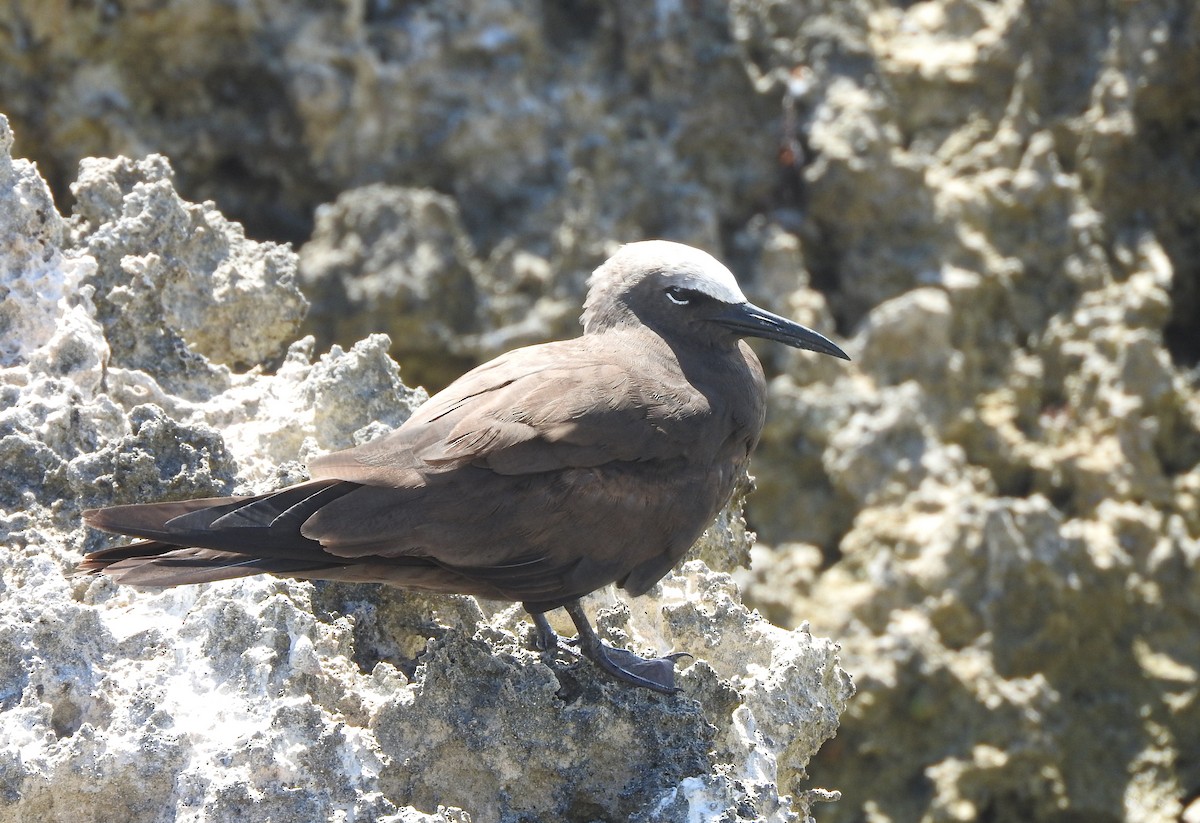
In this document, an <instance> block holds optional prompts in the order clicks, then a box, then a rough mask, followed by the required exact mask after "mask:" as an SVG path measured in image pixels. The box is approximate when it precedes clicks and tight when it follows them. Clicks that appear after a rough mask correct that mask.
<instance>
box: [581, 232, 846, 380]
mask: <svg viewBox="0 0 1200 823" xmlns="http://www.w3.org/2000/svg"><path fill="white" fill-rule="evenodd" d="M581 320H582V321H583V330H584V333H585V334H595V333H598V332H602V331H605V330H607V329H612V328H620V327H622V326H639V325H640V326H646V327H648V328H650V329H653V330H654V331H656V332H658V333H659V334H660V335H662V336H663V337H664V338H665V339H667V340H668V341H669V342H693V343H696V344H699V345H733V344H734V343H735V342H736V341H737V340H738V339H739V338H742V337H762V338H765V339H767V340H775V341H778V342H780V343H783V344H785V345H788V346H792V347H794V348H797V349H808V350H809V351H815V352H820V353H822V354H829V355H832V356H834V357H840V358H842V359H843V360H849V359H850V358H849V357H848V356H847V355H846V353H845V352H844V351H842V350H841V349H840V348H838V346H837V345H835V344H834V343H833V342H832V341H830V340H828V339H827V338H826V337H824V336H823V335H821V334H818V333H817V332H815V331H813V330H812V329H810V328H808V327H806V326H802V325H800V324H799V323H795V322H793V321H791V320H788V319H787V318H785V317H780V316H779V315H777V314H772V313H771V312H769V311H767V310H766V309H761V308H759V307H758V306H755V305H754V304H753V303H750V302H749V301H748V300H746V295H744V294H742V290H741V288H740V287H739V286H738V284H737V280H735V279H734V277H733V274H732V273H731V272H730V271H729V269H727V268H725V266H723V265H721V263H720V262H719V261H718V260H717V259H716V258H715V257H713V256H712V255H710V254H708V253H707V252H703V251H700V250H699V249H696V248H692V247H691V246H685V245H683V244H682V243H672V242H669V241H666V240H647V241H643V242H641V243H629V244H627V245H625V246H622V247H621V248H620V250H619V251H618V252H617V253H616V254H614V255H613V256H612V257H610V258H609V259H608V260H607V261H605V262H604V263H603V264H602V265H601V266H600V267H599V268H598V269H596V271H595V272H593V274H592V277H591V279H590V280H589V281H588V295H587V300H586V301H584V304H583V317H582V318H581Z"/></svg>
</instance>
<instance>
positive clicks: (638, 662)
mask: <svg viewBox="0 0 1200 823" xmlns="http://www.w3.org/2000/svg"><path fill="white" fill-rule="evenodd" d="M563 608H565V609H566V610H567V614H569V615H571V619H572V620H573V621H575V627H576V628H577V629H579V637H578V638H576V640H575V641H573V642H574V643H575V644H577V645H578V646H579V651H580V652H581V653H582V654H583V656H584V657H586V658H587V659H588V660H591V661H592V662H593V663H595V664H596V665H597V666H599V667H600V668H601V669H602V670H604V671H605V672H607V673H608V674H609V675H611V676H612V677H614V678H616V679H617V680H620V681H621V682H623V683H629V684H631V685H634V686H641V687H642V688H645V689H653V690H654V691H656V692H663V693H664V694H675V693H677V692H678V691H679V689H678V688H677V687H676V686H675V661H676V660H678V659H679V658H681V657H691V655H690V654H688V653H687V652H676V653H675V654H668V655H665V656H663V657H656V658H645V657H642V656H640V655H637V654H634V653H633V652H631V651H626V650H625V649H614V648H613V647H612V646H609V645H607V644H605V643H602V642H601V641H600V638H599V637H597V636H596V632H595V630H593V629H592V625H591V623H589V622H588V619H587V615H586V614H584V612H583V607H582V606H580V605H579V601H578V600H576V601H573V602H571V603H568V604H566V605H565V606H563ZM542 619H543V621H544V620H545V618H542ZM535 622H536V618H535ZM546 628H549V624H547V626H546ZM539 631H540V627H539ZM551 633H552V634H553V632H551Z"/></svg>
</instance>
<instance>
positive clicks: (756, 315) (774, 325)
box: [712, 303, 850, 360]
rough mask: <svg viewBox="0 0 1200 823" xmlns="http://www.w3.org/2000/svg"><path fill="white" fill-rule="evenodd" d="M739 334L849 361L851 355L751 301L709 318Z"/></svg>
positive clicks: (814, 333)
mask: <svg viewBox="0 0 1200 823" xmlns="http://www.w3.org/2000/svg"><path fill="white" fill-rule="evenodd" d="M712 319H713V320H715V321H716V322H718V323H720V324H721V325H722V326H724V327H725V328H727V329H729V330H730V331H733V332H735V333H736V334H738V335H739V336H741V337H762V338H764V339H766V340H775V341H776V342H779V343H783V344H784V345H786V346H791V347H792V348H796V349H808V350H809V351H815V352H820V353H821V354H829V355H832V356H834V357H840V358H841V359H843V360H849V359H850V357H849V356H848V355H847V354H846V353H845V352H844V351H842V350H841V349H840V348H838V346H837V345H836V344H835V343H834V342H833V341H832V340H830V339H828V338H827V337H825V336H824V335H821V334H817V333H816V332H815V331H813V330H812V329H810V328H808V327H807V326H801V325H800V324H799V323H794V322H792V321H791V320H788V319H787V318H786V317H780V316H779V315H777V314H771V312H769V311H767V310H766V309H760V308H759V307H758V306H756V305H754V304H753V303H737V304H735V305H731V306H730V307H729V308H728V309H725V310H723V311H722V312H721V313H720V314H718V315H716V316H715V317H713V318H712Z"/></svg>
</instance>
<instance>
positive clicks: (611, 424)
mask: <svg viewBox="0 0 1200 823" xmlns="http://www.w3.org/2000/svg"><path fill="white" fill-rule="evenodd" d="M614 337H616V336H615V335H605V338H607V346H606V347H605V348H604V349H603V350H601V349H600V348H598V347H597V346H596V345H595V344H594V343H593V342H592V340H590V339H589V338H587V337H582V338H578V339H576V340H569V341H563V342H560V343H547V344H544V345H541V346H532V347H529V348H525V349H519V350H517V351H514V352H510V353H508V354H507V355H503V356H501V357H499V358H497V359H496V360H493V361H491V362H489V363H487V364H485V365H483V366H481V367H479V368H477V369H475V370H473V371H471V372H468V373H467V374H465V375H463V377H461V378H459V379H458V380H457V381H455V382H454V383H453V384H451V385H450V386H449V387H447V388H446V389H445V390H443V391H441V392H439V393H438V394H437V395H435V396H434V397H433V398H431V399H430V400H429V401H428V402H427V403H426V404H425V405H424V406H422V407H421V408H420V409H419V410H418V411H417V413H416V414H414V415H413V417H412V418H410V419H409V420H408V421H407V422H405V423H404V425H402V426H401V427H400V428H398V429H397V430H396V431H394V432H392V433H391V434H389V435H386V436H384V437H382V438H379V439H378V440H375V441H372V442H371V443H367V444H365V445H363V446H359V447H357V448H353V449H347V450H346V451H342V452H335V453H333V454H329V455H325V456H323V457H319V458H317V459H316V460H314V461H313V462H312V464H311V469H312V473H313V477H314V479H338V480H348V481H351V482H354V483H362V484H364V485H369V486H385V487H392V488H411V487H413V486H415V485H423V484H425V483H426V482H428V481H429V480H430V478H431V476H432V475H436V474H440V473H443V472H447V471H452V470H454V469H456V468H459V467H461V466H465V465H473V466H477V467H481V468H486V469H490V470H492V471H494V472H496V473H499V474H505V475H518V474H532V473H536V472H546V471H554V470H558V469H565V468H588V467H593V466H598V465H602V464H604V463H609V462H613V461H644V460H652V459H656V458H663V457H673V456H679V455H680V454H681V453H682V450H684V449H686V448H687V447H688V443H687V438H686V436H685V435H684V432H683V430H682V427H680V426H679V425H677V424H679V423H681V422H683V420H684V418H686V417H688V416H689V415H691V414H694V413H695V412H696V411H699V410H700V407H701V406H702V403H698V402H697V401H698V399H700V400H702V398H699V396H698V395H697V393H696V392H695V391H694V390H692V389H691V387H690V386H689V385H686V384H685V383H682V382H681V383H680V385H678V386H670V385H664V381H662V380H658V379H655V378H654V371H653V369H645V368H636V369H635V368H631V367H630V366H629V365H628V364H638V363H641V362H642V358H645V356H646V353H645V350H644V349H643V350H641V351H629V352H624V353H622V352H621V351H620V350H619V349H620V347H622V346H623V347H626V348H631V349H632V348H634V344H633V342H632V341H624V340H619V339H618V340H614V339H613V338H614ZM614 348H615V349H617V350H616V351H614ZM622 354H624V355H625V356H622ZM623 364H625V365H623Z"/></svg>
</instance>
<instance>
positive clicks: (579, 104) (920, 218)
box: [0, 0, 1200, 823]
mask: <svg viewBox="0 0 1200 823" xmlns="http://www.w3.org/2000/svg"><path fill="white" fill-rule="evenodd" d="M470 7H471V8H470V13H463V9H464V8H465V6H464V5H463V4H458V3H454V2H436V3H434V2H410V3H403V4H387V3H375V4H367V6H366V7H364V6H361V5H359V6H353V5H351V6H345V5H336V4H308V5H303V4H290V3H285V2H282V0H279V1H278V2H259V3H256V4H247V3H237V2H206V0H198V2H191V1H190V0H189V1H188V2H184V0H174V1H172V2H160V3H157V4H155V5H154V8H153V10H150V9H148V8H145V7H141V6H135V5H133V4H108V5H107V6H105V7H104V10H103V11H97V9H96V7H93V6H88V5H85V4H84V5H73V6H69V7H68V6H66V5H63V4H54V3H46V2H41V0H18V1H17V2H14V3H10V4H9V6H8V8H9V9H10V12H9V14H10V18H9V19H11V21H12V23H13V24H12V25H11V26H9V27H6V28H3V29H2V36H0V50H3V56H4V58H5V59H4V60H0V87H2V90H3V95H0V97H3V99H4V100H5V105H6V106H9V107H11V108H10V112H9V113H10V114H13V115H14V116H19V117H20V121H14V122H21V123H25V124H28V125H27V126H26V127H25V128H22V129H20V130H19V134H18V140H17V146H18V149H19V150H20V149H21V147H22V145H23V144H22V142H21V140H22V138H24V139H25V140H27V141H28V142H27V143H26V144H24V146H25V147H24V150H23V155H24V156H27V157H33V158H34V159H37V160H38V162H39V163H40V164H41V168H42V169H43V172H44V173H46V174H47V175H48V176H49V177H50V179H51V180H52V181H54V186H53V190H54V192H55V193H56V194H57V195H62V194H63V193H65V192H66V191H67V183H68V182H69V181H70V180H72V179H74V176H75V164H76V160H77V159H78V158H79V157H82V156H84V155H86V154H120V153H125V154H130V155H137V156H141V155H144V154H146V153H147V152H148V151H149V150H151V149H154V150H159V151H169V152H170V154H171V156H172V159H173V161H174V162H175V163H176V165H177V167H178V169H179V172H180V175H179V185H180V186H181V190H183V191H185V192H186V193H187V196H188V197H189V198H190V199H192V200H201V199H204V198H207V197H212V198H213V199H216V200H218V202H220V203H221V204H222V208H223V209H224V210H225V211H226V213H229V214H234V215H235V216H238V217H244V218H248V219H253V220H254V221H255V223H254V225H255V226H257V227H258V229H257V230H258V231H259V232H260V233H263V232H266V231H267V228H268V227H270V228H271V236H274V237H287V238H289V239H293V240H296V241H303V240H305V239H306V238H307V227H306V225H305V221H307V220H308V215H309V214H311V212H312V209H313V207H314V206H316V205H318V204H320V203H324V202H327V201H331V200H333V199H334V197H335V195H336V194H337V193H340V192H342V191H343V190H345V189H353V188H357V187H361V186H366V185H369V184H372V183H379V182H385V183H388V184H390V185H396V186H401V187H405V188H407V189H419V190H432V191H436V192H439V193H441V194H442V195H444V196H447V197H449V198H451V199H452V201H453V205H454V206H455V207H456V208H457V209H458V213H459V216H460V218H461V225H462V227H463V229H464V231H465V232H466V233H467V235H468V236H469V237H470V239H471V242H472V246H473V248H474V250H475V254H476V255H477V257H478V259H477V260H476V261H475V265H476V268H475V269H474V270H475V272H476V273H477V274H478V279H477V280H476V284H477V287H478V291H477V293H476V294H477V297H478V298H479V301H480V303H479V305H478V306H477V317H478V318H479V319H480V323H481V326H480V328H481V334H480V335H479V336H478V337H477V338H475V341H472V342H478V344H479V351H478V356H479V357H487V356H490V355H491V354H494V352H495V350H496V348H503V347H505V346H506V345H511V344H513V343H516V342H530V341H532V340H539V339H546V338H548V337H561V336H565V335H568V334H571V333H573V331H574V330H575V328H576V318H577V315H578V304H579V297H580V295H581V294H582V292H583V290H584V283H585V280H586V277H587V273H588V272H589V271H590V270H591V268H592V267H594V265H595V264H596V263H598V262H599V261H600V260H602V259H603V258H604V257H605V256H606V254H608V253H609V252H610V251H611V250H612V246H613V245H614V244H616V243H617V242H620V241H626V240H640V239H645V238H646V237H650V236H665V237H668V238H671V239H678V240H683V241H686V242H692V243H694V244H699V245H702V246H704V247H705V248H707V249H708V250H710V251H713V252H714V253H716V254H717V255H718V256H719V257H720V258H721V259H723V260H725V261H727V262H729V263H730V265H731V267H732V268H733V270H734V271H735V272H736V273H737V275H738V277H739V280H740V282H741V283H742V284H743V286H744V287H745V289H746V291H747V293H748V294H750V295H751V296H752V297H753V298H754V299H755V301H756V302H758V303H760V304H763V305H766V306H767V307H768V308H771V309H773V310H775V311H778V312H780V313H786V314H789V315H790V316H794V317H796V318H797V319H799V320H801V321H802V322H805V323H806V324H808V325H810V326H813V327H814V328H817V329H819V330H821V331H822V332H828V333H830V334H833V335H834V338H835V339H837V340H839V342H841V341H843V340H846V339H849V340H850V343H849V344H848V346H847V348H848V350H849V351H850V353H851V355H852V356H853V357H854V358H855V360H854V363H853V364H849V365H847V364H844V363H841V362H835V361H833V360H832V359H831V358H817V357H812V356H810V355H807V354H805V353H800V352H795V353H794V352H790V351H782V350H781V349H780V347H778V346H770V345H768V346H762V347H759V349H758V350H759V352H760V356H761V357H762V359H763V361H764V363H765V364H766V365H767V367H768V371H769V373H770V374H771V376H772V378H773V379H772V381H771V384H770V391H771V397H770V408H769V415H768V428H767V431H766V432H765V433H764V438H763V442H762V444H761V445H760V447H759V449H758V451H757V452H756V455H755V458H754V463H753V466H752V469H751V470H752V473H753V474H754V475H755V477H756V482H757V484H758V490H757V492H756V493H755V494H754V495H753V496H752V497H751V500H750V504H749V512H750V516H751V520H752V523H753V525H754V527H755V529H756V530H757V532H758V534H759V536H760V539H761V543H760V544H759V545H758V546H756V547H755V549H754V551H753V554H754V566H755V568H754V570H753V571H752V572H751V573H750V574H749V575H748V576H746V577H745V578H743V579H744V580H745V582H747V583H748V584H750V585H751V590H750V592H749V596H750V597H751V600H752V602H754V603H757V604H759V605H760V606H762V607H763V608H764V610H769V612H770V615H771V617H772V618H773V619H774V620H776V621H779V622H781V623H783V624H785V625H800V624H801V623H802V622H803V621H804V620H810V621H812V625H813V626H814V630H815V631H817V632H818V633H820V634H827V635H829V636H833V637H835V638H837V639H839V640H840V641H842V642H843V643H844V644H845V646H846V649H847V651H848V652H849V653H850V654H851V655H852V657H851V661H852V662H851V663H850V664H849V665H850V668H851V669H852V670H858V671H861V672H863V673H864V675H865V676H864V677H862V678H860V682H859V685H860V687H861V688H860V692H859V695H858V697H857V698H856V699H855V700H854V701H852V702H851V704H850V705H851V710H850V712H849V713H848V714H847V715H846V716H845V717H844V719H845V721H846V723H845V725H844V726H843V730H842V732H841V733H840V734H839V737H838V739H837V740H835V741H833V742H832V743H831V744H827V745H826V747H825V748H824V749H823V751H822V753H821V754H820V755H819V756H818V758H817V761H816V765H815V767H813V770H814V773H815V774H817V775H818V776H819V777H820V779H821V781H822V782H824V783H826V784H828V785H831V786H836V787H837V788H839V789H842V790H843V791H844V793H845V797H844V799H843V800H842V802H841V803H839V804H835V805H834V806H832V807H829V808H826V809H823V810H822V812H821V817H822V819H823V820H860V819H865V820H871V821H882V820H885V819H887V820H893V821H898V822H900V821H903V822H904V823H910V822H912V823H915V821H919V820H958V819H979V818H986V819H989V820H993V821H997V822H999V821H1030V820H1034V821H1062V820H1069V819H1086V820H1100V821H1116V820H1135V821H1154V823H1158V821H1173V820H1177V819H1185V820H1198V819H1200V803H1197V801H1196V800H1195V799H1194V798H1195V797H1196V795H1197V793H1198V791H1200V770H1198V768H1197V765H1196V759H1195V757H1194V755H1193V753H1194V752H1195V751H1196V750H1197V749H1198V748H1200V724H1198V723H1197V717H1200V713H1198V712H1197V711H1196V709H1195V705H1196V703H1195V683H1196V682H1197V680H1198V679H1200V674H1198V672H1200V659H1198V658H1197V654H1196V648H1197V647H1196V644H1195V643H1194V642H1193V639H1194V635H1195V615H1196V614H1198V613H1200V606H1198V605H1197V596H1196V592H1195V591H1193V589H1194V586H1193V585H1192V583H1191V581H1192V580H1193V578H1194V571H1193V570H1194V568H1195V564H1196V557H1197V553H1198V552H1197V549H1196V544H1197V540H1198V539H1200V436H1198V434H1197V432H1198V431H1200V400H1198V397H1197V391H1196V372H1195V368H1196V363H1197V362H1198V360H1200V335H1198V334H1197V328H1198V326H1197V322H1196V318H1197V317H1198V316H1200V278H1198V277H1197V276H1196V272H1197V271H1200V250H1198V244H1197V240H1196V238H1197V232H1196V222H1197V220H1196V212H1197V204H1196V191H1198V190H1200V184H1198V183H1197V179H1196V177H1197V175H1196V169H1197V168H1198V165H1197V162H1196V158H1197V157H1200V131H1198V130H1197V129H1196V128H1195V112H1196V111H1197V110H1200V85H1198V84H1197V83H1196V82H1195V78H1196V77H1197V76H1200V51H1198V49H1197V46H1196V44H1197V42H1200V40H1198V38H1197V36H1196V32H1197V30H1198V28H1200V16H1198V15H1200V11H1198V7H1197V6H1196V4H1186V3H1178V2H1171V1H1170V0H1141V2H1136V3H1104V2H1098V0H1085V1H1084V2H1067V0H1047V2H1040V3H1023V2H1018V1H1017V0H1001V1H1000V2H986V0H925V1H924V2H914V3H907V2H906V3H892V4H884V3H878V2H871V1H870V0H834V1H833V2H830V1H829V0H813V2H804V3H797V2H785V1H784V0H733V2H726V1H725V0H698V1H697V2H686V3H665V2H664V3H601V2H589V1H588V0H582V2H572V3H551V4H547V3H537V2H534V0H494V1H493V0H489V1H488V2H476V3H472V4H470ZM351 9H365V10H364V12H363V13H362V14H356V13H354V12H353V11H350V10H351ZM118 34H119V36H117V35H118ZM26 213H28V212H26ZM22 219H24V218H22ZM31 236H32V235H31ZM443 253H445V250H443ZM450 258H453V254H451V255H450ZM55 299H57V298H55ZM53 303H54V299H51V300H50V301H49V302H48V303H46V304H44V305H53ZM38 311H42V312H43V314H42V315H40V316H42V317H47V316H49V317H54V316H56V315H55V314H54V313H53V311H52V310H50V313H49V314H45V313H44V312H45V310H44V309H39V310H38ZM406 322H407V321H406ZM75 327H76V328H77V329H78V331H76V332H72V333H71V334H70V335H69V336H67V337H64V338H63V339H64V343H71V341H72V340H78V339H80V336H81V335H82V336H83V337H86V336H87V333H86V332H85V331H84V330H83V329H82V327H81V326H80V324H79V323H76V324H75ZM45 328H47V329H48V327H45ZM380 331H385V332H386V331H387V330H386V329H380ZM44 339H46V338H45V337H43V338H41V340H44ZM344 342H345V345H346V346H347V348H348V347H349V344H350V343H351V342H353V341H349V340H347V341H344ZM72 350H74V351H79V349H78V347H77V346H76V345H74V344H73V343H71V344H70V345H66V346H64V347H63V348H62V351H63V352H64V353H66V352H68V351H72ZM73 359H74V358H71V360H73ZM79 362H81V363H84V362H86V358H85V359H84V360H80V361H79ZM434 365H436V364H434ZM405 368H406V369H407V368H409V366H408V365H407V363H406V364H405ZM85 370H89V374H94V373H95V372H93V371H91V367H89V366H85ZM406 373H407V372H406ZM89 379H91V378H90V377H89ZM4 390H5V391H9V388H8V387H6V388H5V389H4ZM42 391H44V390H42ZM172 396H174V395H172ZM162 402H166V401H165V400H164V401H162ZM164 408H165V406H164ZM288 437H289V438H291V435H289V436H288ZM301 439H303V438H301ZM289 448H290V447H289ZM239 454H241V452H239ZM46 459H48V458H47V454H46V453H45V452H43V451H40V450H33V451H32V452H30V453H28V454H27V455H26V456H25V457H23V458H22V460H23V461H24V464H26V465H34V466H36V465H42V463H41V462H39V461H43V460H46ZM276 459H284V457H283V455H282V454H281V455H280V456H279V457H278V458H276ZM264 476H266V475H264ZM364 614H365V612H364ZM413 642H414V644H415V643H416V641H415V640H414V641H413ZM1048 649H1049V650H1051V651H1052V652H1053V653H1051V652H1050V651H1047V650H1048ZM1022 661H1026V662H1025V663H1023V664H1022ZM1014 666H1016V668H1014ZM701 782H702V781H701ZM689 785H695V784H689ZM705 785H708V784H705ZM709 787H710V788H711V789H712V796H713V797H718V798H719V797H722V796H724V795H722V794H721V791H722V790H721V787H720V786H717V785H711V786H709ZM699 790H700V789H697V791H699Z"/></svg>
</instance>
